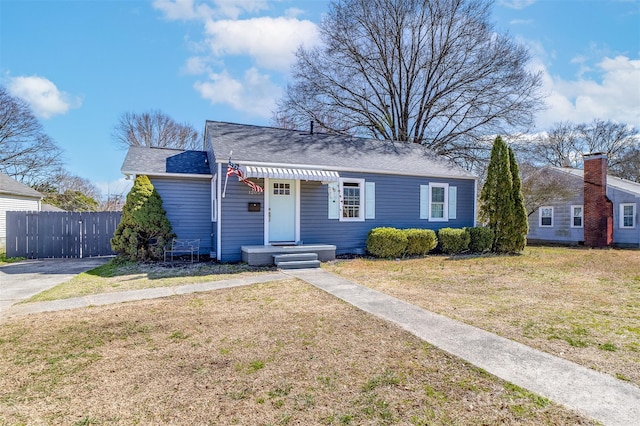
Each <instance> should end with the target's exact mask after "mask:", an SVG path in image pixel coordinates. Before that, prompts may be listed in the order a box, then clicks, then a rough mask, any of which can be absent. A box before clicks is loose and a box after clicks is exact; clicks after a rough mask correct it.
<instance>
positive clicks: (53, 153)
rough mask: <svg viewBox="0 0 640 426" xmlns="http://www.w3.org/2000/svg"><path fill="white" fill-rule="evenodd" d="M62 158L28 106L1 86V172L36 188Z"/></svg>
mask: <svg viewBox="0 0 640 426" xmlns="http://www.w3.org/2000/svg"><path fill="white" fill-rule="evenodd" d="M61 155H62V150H61V149H60V148H59V147H58V146H57V145H56V144H55V142H54V141H53V140H52V139H51V138H50V137H49V136H47V135H46V134H45V133H44V130H43V128H42V125H41V124H40V122H39V121H38V120H37V119H36V118H35V116H34V115H33V113H32V112H31V108H30V107H29V105H28V104H27V103H26V102H24V101H23V100H21V99H19V98H17V97H14V96H11V95H10V94H9V93H8V92H7V91H6V89H5V88H4V87H2V86H0V172H2V173H4V174H6V175H9V176H11V177H12V178H14V179H16V180H17V181H19V182H22V183H24V184H26V185H36V184H38V183H42V182H44V181H46V180H47V179H49V178H50V177H51V176H52V175H53V174H54V173H55V171H56V170H57V169H58V168H59V167H60V166H61V165H62V161H61Z"/></svg>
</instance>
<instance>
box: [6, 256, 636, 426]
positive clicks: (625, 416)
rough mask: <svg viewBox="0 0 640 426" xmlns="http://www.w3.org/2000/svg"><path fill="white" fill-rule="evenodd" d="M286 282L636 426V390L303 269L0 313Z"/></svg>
mask: <svg viewBox="0 0 640 426" xmlns="http://www.w3.org/2000/svg"><path fill="white" fill-rule="evenodd" d="M288 276H290V277H295V278H298V279H301V280H303V281H306V282H307V283H309V284H311V285H313V286H315V287H317V288H319V289H321V290H323V291H326V292H327V293H329V294H331V295H334V296H336V297H338V298H339V299H342V300H344V301H345V302H347V303H349V304H351V305H353V306H355V307H357V308H359V309H361V310H363V311H365V312H368V313H370V314H372V315H375V316H377V317H380V318H383V319H385V320H387V321H391V322H393V323H395V324H398V325H399V326H400V327H402V328H404V329H405V330H407V331H409V332H411V333H412V334H414V335H415V336H417V337H419V338H421V339H422V340H424V341H426V342H428V343H430V344H432V345H433V346H436V347H438V348H440V349H443V350H445V351H447V352H449V353H450V354H452V355H455V356H457V357H459V358H461V359H464V360H466V361H468V362H470V363H471V364H473V365H475V366H477V367H480V368H482V369H484V370H486V371H488V372H489V373H491V374H493V375H495V376H497V377H500V378H501V379H503V380H506V381H508V382H511V383H513V384H516V385H518V386H520V387H522V388H525V389H527V390H529V391H531V392H534V393H537V394H539V395H542V396H544V397H546V398H549V399H550V400H552V401H555V402H557V403H560V404H562V405H564V406H566V407H568V408H571V409H574V410H576V411H578V412H580V413H582V414H584V415H586V416H589V417H591V418H593V419H595V420H597V421H599V422H601V423H602V424H604V425H611V426H615V425H621V426H627V425H628V426H632V425H638V424H639V423H640V422H639V419H640V388H638V387H636V386H634V385H632V384H629V383H625V382H622V381H620V380H617V379H615V378H613V377H611V376H608V375H606V374H602V373H598V372H596V371H593V370H590V369H588V368H585V367H582V366H580V365H577V364H575V363H572V362H570V361H566V360H564V359H561V358H558V357H555V356H552V355H549V354H546V353H544V352H540V351H538V350H535V349H532V348H530V347H528V346H525V345H522V344H520V343H516V342H514V341H511V340H508V339H505V338H502V337H499V336H497V335H495V334H492V333H489V332H486V331H483V330H481V329H479V328H476V327H473V326H470V325H466V324H463V323H460V322H458V321H455V320H452V319H449V318H446V317H444V316H441V315H438V314H434V313H431V312H429V311H425V310H424V309H421V308H418V307H416V306H414V305H411V304H409V303H406V302H403V301H401V300H399V299H396V298H394V297H391V296H387V295H385V294H382V293H380V292H377V291H375V290H371V289H369V288H366V287H363V286H360V285H357V284H354V283H352V282H350V281H347V280H345V279H343V278H340V277H338V276H336V275H333V274H331V273H328V272H326V271H323V270H322V269H303V270H289V271H286V272H277V273H273V274H266V275H258V276H254V277H244V278H238V279H232V280H226V281H217V282H208V283H201V284H190V285H184V286H177V287H162V288H151V289H144V290H133V291H125V292H119V293H109V294H98V295H93V296H86V297H78V298H73V299H64V300H57V301H53V302H39V303H30V304H24V305H14V306H12V307H11V308H9V309H8V310H5V311H2V312H0V323H1V322H3V321H6V320H7V319H9V318H12V317H16V316H20V315H26V314H31V313H37V312H50V311H59V310H65V309H74V308H81V307H87V306H98V305H106V304H113V303H121V302H128V301H135V300H144V299H153V298H158V297H167V296H172V295H176V294H187V293H194V292H200V291H210V290H218V289H223V288H231V287H239V286H245V285H251V284H257V283H264V282H269V281H275V280H282V279H286V278H287V277H288Z"/></svg>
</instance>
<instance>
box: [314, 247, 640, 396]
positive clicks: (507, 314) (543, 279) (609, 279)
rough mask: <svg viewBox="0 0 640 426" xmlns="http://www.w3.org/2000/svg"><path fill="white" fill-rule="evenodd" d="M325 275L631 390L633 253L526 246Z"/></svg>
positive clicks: (635, 336) (363, 265)
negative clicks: (511, 252)
mask: <svg viewBox="0 0 640 426" xmlns="http://www.w3.org/2000/svg"><path fill="white" fill-rule="evenodd" d="M326 269H327V270H329V271H331V272H334V273H337V274H339V275H342V276H343V277H345V278H347V279H349V280H352V281H354V282H357V283H360V284H362V285H365V286H368V287H370V288H374V289H376V290H379V291H381V292H383V293H387V294H390V295H392V296H395V297H397V298H399V299H402V300H405V301H407V302H410V303H412V304H415V305H417V306H420V307H423V308H425V309H428V310H430V311H433V312H437V313H440V314H442V315H445V316H447V317H449V318H454V319H457V320H460V321H462V322H465V323H468V324H472V325H475V326H477V327H480V328H482V329H485V330H488V331H491V332H494V333H497V334H499V335H501V336H504V337H507V338H509V339H513V340H517V341H519V342H521V343H524V344H526V345H528V346H531V347H534V348H538V349H540V350H543V351H545V352H548V353H550V354H553V355H557V356H560V357H562V358H565V359H568V360H571V361H574V362H576V363H579V364H582V365H584V366H586V367H589V368H593V369H596V370H599V371H602V372H605V373H608V374H610V375H613V376H615V377H617V378H619V379H621V380H626V381H630V382H632V383H634V384H636V385H638V386H640V250H590V249H578V248H576V249H568V248H560V247H529V248H527V249H526V251H525V253H524V254H523V255H520V256H495V255H486V256H455V257H447V256H427V257H424V258H415V259H405V260H399V261H395V260H372V259H353V260H345V261H336V262H334V263H332V264H329V265H326Z"/></svg>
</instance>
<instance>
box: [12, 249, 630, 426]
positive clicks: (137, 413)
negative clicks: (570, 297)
mask: <svg viewBox="0 0 640 426" xmlns="http://www.w3.org/2000/svg"><path fill="white" fill-rule="evenodd" d="M491 261H492V262H495V261H496V260H495V259H494V260H491ZM506 261H508V262H511V261H513V259H506ZM470 262H471V263H469V267H468V268H466V269H468V270H469V271H477V273H478V274H482V273H483V271H482V270H480V269H484V268H477V267H476V266H474V265H473V264H474V262H476V261H470ZM478 262H482V260H478ZM441 264H442V265H443V268H440V267H439V266H438V265H441ZM449 264H456V265H465V264H466V263H465V262H460V263H456V262H451V261H445V260H444V259H442V258H438V259H428V260H425V259H420V260H415V261H408V262H399V263H397V264H396V263H394V262H389V263H384V262H369V261H363V260H359V261H354V262H341V263H338V264H336V265H334V267H333V269H335V270H338V271H340V273H342V274H345V275H352V274H353V275H354V276H357V275H358V274H359V273H362V272H363V271H364V270H366V271H367V273H369V271H370V272H371V276H372V277H373V281H374V283H375V284H376V285H377V286H378V287H381V286H382V284H381V281H383V280H382V278H383V276H386V277H390V278H393V280H392V282H391V284H390V287H387V288H386V289H385V291H393V292H399V293H401V295H404V296H406V297H407V298H408V297H409V296H412V297H415V298H416V299H420V300H423V299H422V296H418V295H419V294H420V292H418V291H417V289H416V288H415V287H416V286H418V287H421V288H429V287H431V288H430V289H429V290H428V292H427V293H425V294H428V293H432V294H439V293H440V292H441V291H442V292H444V290H447V289H448V290H452V289H456V288H457V286H458V285H460V286H462V280H459V279H457V278H456V279H455V280H454V281H455V282H454V283H453V284H452V283H448V280H449V279H451V278H446V277H445V276H444V275H440V279H436V278H435V275H433V273H432V272H430V271H429V270H430V269H431V268H435V269H436V270H440V272H438V273H439V274H443V272H442V271H444V270H446V268H444V266H446V265H449ZM410 265H414V266H411V267H410ZM428 265H430V266H428ZM365 266H366V268H365ZM390 268H391V270H389V269H390ZM402 268H406V269H405V270H407V269H412V268H415V271H416V273H418V271H421V272H420V273H421V274H425V275H427V276H430V277H432V278H433V279H431V278H429V279H419V278H417V277H416V278H411V277H412V274H408V275H406V274H402V271H401V269H402ZM457 268H465V266H457ZM487 268H488V267H487ZM513 268H515V269H518V267H513V266H512V267H509V269H508V271H511V270H512V269H513ZM486 272H487V273H489V271H486ZM493 273H494V274H495V273H496V272H495V271H494V272H493ZM510 273H511V272H505V274H502V273H500V274H499V277H504V278H506V277H508V276H509V274H510ZM474 274H475V272H474V273H473V274H472V273H471V272H469V273H468V274H467V275H469V276H471V275H474ZM403 276H407V279H406V280H405V279H403V278H402V277H403ZM510 281H511V280H507V279H504V280H503V283H502V284H501V285H502V286H503V287H505V288H510V287H511V286H512V284H509V283H508V282H510ZM419 282H420V283H421V284H419ZM367 283H369V282H368V280H367ZM456 283H459V284H456ZM627 284H628V285H631V284H633V282H632V283H627ZM637 284H638V282H637V281H635V284H634V285H636V286H637ZM468 285H470V284H468ZM468 285H466V286H468ZM557 285H565V284H564V283H558V284H557ZM439 286H441V287H440V290H438V289H437V287H439ZM477 290H478V291H476V293H478V294H479V295H482V294H483V293H484V292H482V291H479V290H480V289H477ZM505 291H506V290H505ZM455 293H456V294H457V296H456V295H452V296H451V297H450V298H449V297H446V298H445V297H444V296H443V295H441V294H440V295H439V296H438V299H440V300H441V302H440V303H438V309H439V310H445V311H447V308H446V306H447V303H453V301H454V299H456V298H460V302H461V303H462V302H463V301H464V300H466V298H467V296H463V293H464V292H462V291H461V290H460V291H458V290H456V291H455ZM482 297H484V296H482ZM514 297H515V296H514ZM600 297H605V298H606V297H609V296H608V295H601V296H600ZM426 299H428V296H425V300H426ZM489 299H491V297H489ZM509 300H512V299H511V298H509ZM630 303H632V302H631V301H630ZM477 305H478V303H476V302H472V303H471V302H469V303H467V302H464V303H462V304H461V307H460V310H461V311H467V309H469V310H471V311H473V310H474V309H471V308H472V306H477ZM636 308H637V306H636ZM494 309H498V306H497V305H496V307H495V308H494ZM523 312H528V310H527V311H523ZM636 314H637V309H636ZM456 316H458V317H460V315H459V314H456ZM463 316H464V315H463ZM491 316H492V315H488V317H491ZM522 320H523V321H524V320H525V319H524V318H522ZM510 326H512V327H515V326H513V325H510ZM499 328H500V330H502V329H503V328H504V327H502V326H501V327H499ZM506 328H508V327H506ZM516 328H517V327H516ZM534 331H535V330H531V331H530V332H531V333H533V332H534ZM588 336H589V337H588V338H589V339H591V336H590V335H588ZM636 337H637V335H636ZM533 340H536V339H533ZM618 341H619V340H615V342H618ZM616 344H618V343H616ZM620 346H621V347H622V346H623V345H622V344H621V343H620ZM603 353H604V352H603ZM612 354H616V352H612ZM0 389H2V392H1V393H0V424H2V425H19V424H26V425H39V424H46V425H60V424H64V425H116V424H118V425H133V424H184V425H192V424H198V425H206V424H211V425H228V424H240V425H286V424H291V425H293V424H304V425H347V424H352V425H383V424H402V425H427V424H428V425H469V424H486V425H489V424H491V425H493V424H518V425H541V424H548V425H576V424H592V422H590V421H588V420H586V419H584V418H583V417H580V416H578V415H577V414H575V413H573V412H570V411H567V410H566V409H564V408H561V407H559V406H557V405H555V404H553V403H550V402H549V401H548V400H546V399H544V398H540V397H538V396H536V395H532V394H530V393H528V392H526V391H523V390H522V389H519V388H517V387H515V386H513V385H510V384H508V383H505V382H503V381H501V380H498V379H497V378H495V377H493V376H491V375H489V374H487V373H486V372H483V371H482V370H479V369H477V368H473V367H472V366H469V365H468V364H466V363H464V362H462V361H460V360H459V359H456V358H454V357H451V356H449V355H447V354H445V353H444V352H442V351H440V350H437V349H435V348H433V347H431V346H429V345H427V344H425V343H423V342H422V341H420V340H419V339H417V338H415V337H414V336H412V335H410V334H408V333H406V332H404V331H402V330H401V329H399V328H397V327H395V326H393V325H390V324H388V323H386V322H384V321H381V320H379V319H376V318H374V317H371V316H369V315H367V314H364V313H362V312H360V311H358V310H357V309H355V308H353V307H351V306H349V305H347V304H345V303H343V302H340V301H338V300H337V299H335V298H333V297H331V296H329V295H327V294H325V293H323V292H321V291H319V290H317V289H315V288H313V287H311V286H309V285H307V284H305V283H302V282H299V281H296V280H285V281H279V282H273V283H268V284H263V285H256V286H252V287H245V288H236V289H229V290H222V291H215V292H209V293H202V294H194V295H188V296H177V297H172V298H167V299H158V300H150V301H144V302H134V303H127V304H120V305H113V306H107V307H99V308H97V307H93V308H87V309H79V310H75V311H67V312H57V313H48V314H38V315H32V316H29V317H24V318H18V319H13V320H11V321H9V322H5V323H3V324H1V325H0Z"/></svg>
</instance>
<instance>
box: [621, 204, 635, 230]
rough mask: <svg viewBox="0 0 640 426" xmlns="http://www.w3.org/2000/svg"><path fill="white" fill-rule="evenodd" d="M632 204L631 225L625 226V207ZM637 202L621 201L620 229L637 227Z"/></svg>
mask: <svg viewBox="0 0 640 426" xmlns="http://www.w3.org/2000/svg"><path fill="white" fill-rule="evenodd" d="M629 206H631V220H632V225H631V226H624V208H625V207H629ZM636 221H637V220H636V203H620V229H635V227H636Z"/></svg>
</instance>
